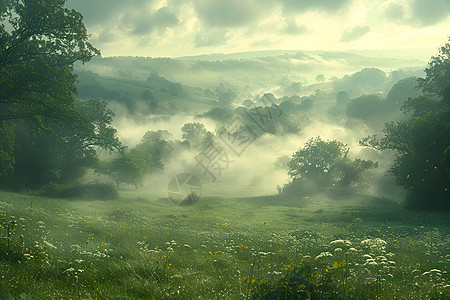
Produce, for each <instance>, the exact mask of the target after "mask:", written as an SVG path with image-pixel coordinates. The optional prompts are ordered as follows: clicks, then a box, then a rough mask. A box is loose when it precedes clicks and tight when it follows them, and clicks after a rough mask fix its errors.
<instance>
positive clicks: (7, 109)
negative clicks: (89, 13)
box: [0, 0, 100, 175]
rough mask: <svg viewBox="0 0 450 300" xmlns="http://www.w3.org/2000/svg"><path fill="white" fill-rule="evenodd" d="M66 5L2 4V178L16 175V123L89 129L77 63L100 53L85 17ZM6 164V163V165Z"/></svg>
mask: <svg viewBox="0 0 450 300" xmlns="http://www.w3.org/2000/svg"><path fill="white" fill-rule="evenodd" d="M64 4H65V1H64V0H42V1H33V0H19V1H8V2H5V1H2V7H0V9H1V14H0V23H1V26H0V39H1V46H0V121H1V124H0V126H1V127H0V134H1V135H2V137H4V138H5V139H4V140H3V142H4V143H5V145H7V147H6V149H5V148H3V147H2V151H1V158H2V163H1V164H0V166H1V167H2V169H0V175H5V174H6V172H7V170H9V171H10V170H11V164H12V163H13V161H14V159H13V158H12V157H11V156H12V155H13V154H12V148H11V146H12V145H14V142H13V139H14V134H13V133H12V130H11V128H12V126H13V125H12V124H11V121H14V120H24V119H26V120H30V121H31V122H33V123H34V124H36V126H38V127H41V128H45V129H47V130H48V129H49V128H50V127H49V126H50V124H51V123H55V124H58V125H68V124H70V125H71V126H78V127H82V126H87V125H88V122H89V121H88V120H87V119H86V118H85V117H84V116H82V115H80V113H79V112H78V111H77V110H76V108H75V107H74V106H73V102H74V98H73V93H74V92H76V89H75V81H76V76H75V75H74V74H73V63H74V62H76V61H82V62H87V61H89V60H90V58H91V57H92V56H94V55H99V54H100V52H99V51H98V50H97V49H95V48H94V47H93V46H92V45H91V44H89V43H88V42H87V39H88V34H87V31H86V28H85V27H84V24H83V22H82V19H83V18H82V16H81V14H80V13H78V12H76V11H74V10H69V9H66V8H65V7H64ZM3 159H5V160H3Z"/></svg>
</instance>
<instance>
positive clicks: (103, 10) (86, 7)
mask: <svg viewBox="0 0 450 300" xmlns="http://www.w3.org/2000/svg"><path fill="white" fill-rule="evenodd" d="M67 6H68V7H70V8H74V9H77V10H79V11H80V12H81V13H82V14H83V15H84V18H85V24H86V26H87V28H88V30H89V32H90V33H91V34H92V38H91V41H92V43H93V44H94V45H95V46H96V47H98V48H99V49H101V50H102V53H103V55H104V56H116V55H131V56H169V57H176V56H184V55H196V54H203V53H218V52H222V53H231V52H240V51H253V50H275V49H286V50H328V51H333V50H350V49H353V50H357V49H401V48H408V49H409V48H411V47H412V48H427V49H430V53H432V52H434V51H435V49H436V48H437V47H439V45H440V44H441V43H442V42H443V41H445V40H446V39H447V36H448V34H449V33H448V28H450V17H449V16H450V2H449V1H448V0H412V1H406V0H389V1H384V0H375V1H368V0H318V1H303V0H301V1H300V0H283V1H274V0H258V1H256V0H249V1H238V0H229V1H222V0H208V1H206V0H199V1H190V0H164V1H157V0H130V1H117V0H111V1H109V0H108V1H107V0H97V1H88V0H69V1H68V2H67Z"/></svg>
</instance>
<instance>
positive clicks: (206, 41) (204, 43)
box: [194, 28, 228, 48]
mask: <svg viewBox="0 0 450 300" xmlns="http://www.w3.org/2000/svg"><path fill="white" fill-rule="evenodd" d="M227 41H228V30H227V29H223V28H212V29H209V30H203V31H199V32H197V34H196V35H195V39H194V46H195V47H196V48H199V47H211V46H219V45H223V44H225V43H226V42H227Z"/></svg>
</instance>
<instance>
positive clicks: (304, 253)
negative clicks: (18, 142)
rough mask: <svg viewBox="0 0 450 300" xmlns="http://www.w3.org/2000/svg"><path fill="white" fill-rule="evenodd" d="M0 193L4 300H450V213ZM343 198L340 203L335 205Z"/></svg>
mask: <svg viewBox="0 0 450 300" xmlns="http://www.w3.org/2000/svg"><path fill="white" fill-rule="evenodd" d="M143 195H145V194H144V193H142V192H133V191H122V192H121V194H120V200H117V201H108V202H102V201H86V200H77V201H67V200H59V199H47V198H43V197H37V196H30V195H19V194H12V193H6V192H1V193H0V212H1V216H0V219H1V226H2V227H1V239H0V258H1V260H0V267H1V278H0V298H2V299H61V298H62V299H79V298H82V299H139V298H142V299H222V298H225V299H243V298H253V299H259V298H262V299H284V298H286V299H327V298H329V299H430V298H431V299H433V298H434V299H448V297H450V286H449V275H448V273H447V272H448V271H449V265H450V251H449V247H450V243H449V242H450V235H449V228H450V224H449V220H450V218H449V213H446V212H411V211H406V210H404V209H403V208H402V206H401V205H400V204H399V203H395V202H392V201H390V200H386V199H379V198H372V197H367V196H364V195H348V194H343V195H341V196H340V197H330V196H329V195H327V194H320V195H316V196H311V197H309V198H308V197H290V198H289V197H285V198H283V197H281V196H264V197H263V196H261V197H253V198H249V197H247V198H236V197H233V198H227V197H219V196H217V197H208V196H204V197H202V198H201V199H200V201H199V202H198V203H197V204H196V205H194V206H190V207H178V206H174V205H173V204H171V203H170V202H169V201H168V200H167V199H164V198H157V197H152V196H150V197H149V198H146V197H145V196H143ZM336 198H338V199H336Z"/></svg>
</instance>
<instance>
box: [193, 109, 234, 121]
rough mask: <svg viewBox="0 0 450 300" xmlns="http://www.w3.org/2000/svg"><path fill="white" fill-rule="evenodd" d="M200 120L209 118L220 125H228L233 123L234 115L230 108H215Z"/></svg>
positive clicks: (204, 114) (202, 115) (201, 116)
mask: <svg viewBox="0 0 450 300" xmlns="http://www.w3.org/2000/svg"><path fill="white" fill-rule="evenodd" d="M199 117H200V118H209V119H211V120H213V121H215V122H217V124H219V125H228V124H230V123H231V122H232V121H233V118H234V113H233V110H232V109H231V108H228V107H214V108H211V109H210V110H209V111H207V112H205V113H203V114H201V115H199Z"/></svg>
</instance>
